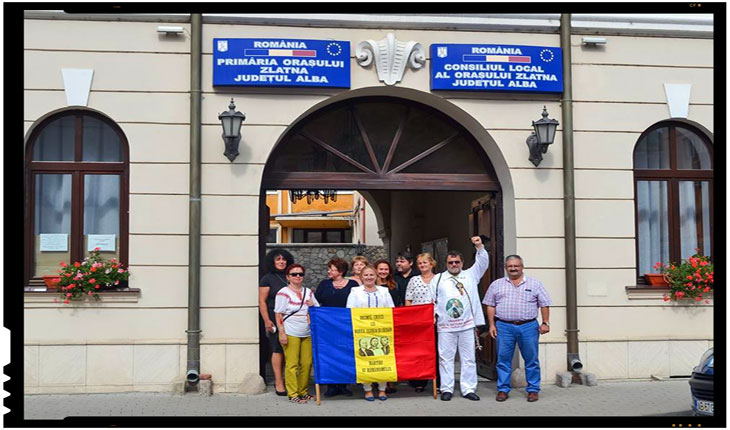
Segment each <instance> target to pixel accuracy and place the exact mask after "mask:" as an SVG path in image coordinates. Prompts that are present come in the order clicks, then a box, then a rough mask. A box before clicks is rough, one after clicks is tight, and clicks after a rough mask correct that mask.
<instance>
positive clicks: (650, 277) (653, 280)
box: [644, 273, 669, 287]
mask: <svg viewBox="0 0 730 430" xmlns="http://www.w3.org/2000/svg"><path fill="white" fill-rule="evenodd" d="M644 279H646V283H647V284H649V285H651V286H652V287H668V286H669V282H668V281H667V279H666V278H665V277H664V275H662V274H661V273H645V274H644Z"/></svg>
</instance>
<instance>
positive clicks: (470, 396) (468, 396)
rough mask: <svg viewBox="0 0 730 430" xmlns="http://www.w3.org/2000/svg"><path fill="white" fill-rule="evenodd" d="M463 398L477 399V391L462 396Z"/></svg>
mask: <svg viewBox="0 0 730 430" xmlns="http://www.w3.org/2000/svg"><path fill="white" fill-rule="evenodd" d="M464 398H465V399H469V400H474V401H477V400H479V396H478V395H477V393H469V394H467V395H466V396H464Z"/></svg>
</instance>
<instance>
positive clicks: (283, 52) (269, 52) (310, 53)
mask: <svg viewBox="0 0 730 430" xmlns="http://www.w3.org/2000/svg"><path fill="white" fill-rule="evenodd" d="M243 55H245V56H247V57H316V56H317V51H315V50H314V49H244V52H243Z"/></svg>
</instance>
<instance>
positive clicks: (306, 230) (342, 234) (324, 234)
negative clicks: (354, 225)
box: [291, 228, 352, 244]
mask: <svg viewBox="0 0 730 430" xmlns="http://www.w3.org/2000/svg"><path fill="white" fill-rule="evenodd" d="M297 230H302V231H303V232H304V242H294V236H295V232H296V231H297ZM332 231H336V232H339V233H340V238H341V239H342V242H307V236H308V235H309V233H313V232H319V233H322V238H323V239H326V238H327V232H332ZM348 231H350V232H352V229H351V228H349V229H348V228H292V233H291V240H292V242H291V243H304V244H307V243H308V244H318V243H328V244H329V243H350V242H345V235H346V234H347V232H348Z"/></svg>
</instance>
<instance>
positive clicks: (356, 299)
mask: <svg viewBox="0 0 730 430" xmlns="http://www.w3.org/2000/svg"><path fill="white" fill-rule="evenodd" d="M376 277H377V272H376V271H375V267H373V266H371V265H368V266H365V267H364V268H363V269H362V271H361V272H360V278H361V279H362V283H363V285H362V286H361V287H353V288H352V290H350V295H349V296H347V307H348V308H394V307H395V305H394V304H393V298H391V297H390V293H389V292H388V288H387V287H379V286H377V285H375V278H376ZM362 385H363V388H364V389H365V400H367V401H368V402H372V401H374V400H375V397H373V386H372V384H368V383H364V384H362ZM378 399H380V400H388V396H386V394H385V391H384V390H380V392H379V393H378Z"/></svg>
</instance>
